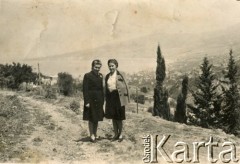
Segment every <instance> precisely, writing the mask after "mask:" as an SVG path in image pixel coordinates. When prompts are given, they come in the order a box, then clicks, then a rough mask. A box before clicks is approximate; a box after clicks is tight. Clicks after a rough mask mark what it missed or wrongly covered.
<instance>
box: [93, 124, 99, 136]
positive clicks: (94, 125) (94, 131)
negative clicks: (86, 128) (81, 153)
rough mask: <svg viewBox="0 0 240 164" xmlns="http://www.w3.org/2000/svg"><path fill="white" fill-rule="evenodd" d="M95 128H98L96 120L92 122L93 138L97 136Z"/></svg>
mask: <svg viewBox="0 0 240 164" xmlns="http://www.w3.org/2000/svg"><path fill="white" fill-rule="evenodd" d="M97 128H98V122H94V123H93V134H94V136H95V138H96V137H97Z"/></svg>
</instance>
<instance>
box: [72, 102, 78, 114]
mask: <svg viewBox="0 0 240 164" xmlns="http://www.w3.org/2000/svg"><path fill="white" fill-rule="evenodd" d="M70 109H71V110H72V111H73V112H75V113H77V114H78V113H79V109H80V103H79V102H78V101H76V100H73V101H72V102H71V103H70Z"/></svg>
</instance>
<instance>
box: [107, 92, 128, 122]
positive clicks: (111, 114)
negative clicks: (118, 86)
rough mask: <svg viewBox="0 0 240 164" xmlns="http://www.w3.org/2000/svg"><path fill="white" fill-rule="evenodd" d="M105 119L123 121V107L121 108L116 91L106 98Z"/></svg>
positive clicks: (124, 117)
mask: <svg viewBox="0 0 240 164" xmlns="http://www.w3.org/2000/svg"><path fill="white" fill-rule="evenodd" d="M105 117H106V118H108V119H115V120H125V119H126V116H125V106H121V102H120V98H119V94H118V90H114V91H112V92H109V93H108V95H107V96H106V106H105Z"/></svg>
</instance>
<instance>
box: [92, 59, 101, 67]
mask: <svg viewBox="0 0 240 164" xmlns="http://www.w3.org/2000/svg"><path fill="white" fill-rule="evenodd" d="M95 65H101V66H102V62H101V60H99V59H95V60H93V61H92V67H94V66H95Z"/></svg>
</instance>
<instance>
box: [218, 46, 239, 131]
mask: <svg viewBox="0 0 240 164" xmlns="http://www.w3.org/2000/svg"><path fill="white" fill-rule="evenodd" d="M236 77H237V66H236V64H235V60H234V58H233V56H232V50H230V52H229V61H228V66H227V73H226V75H225V78H226V81H225V84H227V86H228V87H227V88H226V89H224V105H223V110H222V120H221V122H222V124H223V126H224V130H225V131H226V132H227V133H233V134H236V130H237V127H238V126H239V125H240V124H239V118H240V117H239V114H240V111H239V103H238V100H239V91H238V87H237V79H236Z"/></svg>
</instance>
